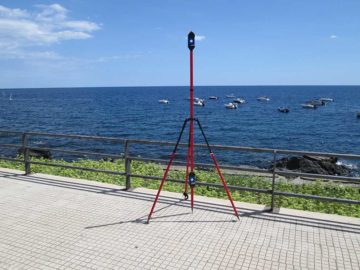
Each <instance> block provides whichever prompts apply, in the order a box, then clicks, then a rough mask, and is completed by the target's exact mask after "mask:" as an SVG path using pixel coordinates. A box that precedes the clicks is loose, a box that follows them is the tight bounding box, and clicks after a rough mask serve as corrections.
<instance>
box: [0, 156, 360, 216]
mask: <svg viewBox="0 0 360 270" xmlns="http://www.w3.org/2000/svg"><path fill="white" fill-rule="evenodd" d="M36 161H42V162H48V163H51V164H63V165H70V166H77V167H84V168H94V169H101V170H111V171H115V170H116V171H124V161H123V160H117V161H116V162H110V161H105V160H100V161H95V160H88V159H81V160H75V161H72V162H68V161H64V160H42V159H36ZM0 167H1V168H10V169H18V170H24V164H22V163H15V162H11V161H2V160H1V161H0ZM31 172H32V173H45V174H50V175H60V176H66V177H72V178H83V179H89V180H95V181H99V182H105V183H112V184H117V185H124V183H125V177H124V176H118V175H111V174H105V173H96V172H89V171H81V170H75V169H68V168H61V167H51V166H44V165H38V164H32V165H31ZM131 173H133V174H141V175H148V176H158V177H161V176H163V169H162V167H161V166H159V165H157V164H154V163H144V162H138V161H133V162H132V163H131ZM196 176H197V180H198V181H199V182H200V181H201V182H208V183H220V179H219V177H218V175H217V174H216V172H215V171H197V172H196ZM184 177H185V172H184V171H181V170H180V171H170V172H169V175H168V178H173V179H184ZM225 178H226V181H227V183H228V185H236V186H243V187H252V188H260V189H271V182H270V181H268V180H266V179H264V177H262V176H251V175H250V176H249V175H226V176H225ZM131 184H132V187H145V188H150V189H158V187H159V181H157V180H144V179H140V178H134V177H132V178H131ZM164 190H167V191H173V192H181V193H182V192H183V184H179V183H173V182H165V185H164ZM275 190H276V191H283V192H291V193H301V194H310V195H317V196H323V197H335V198H344V199H351V200H358V201H360V189H359V188H356V187H351V186H344V185H341V184H338V183H334V182H322V181H320V180H318V181H315V182H311V183H306V184H301V185H299V184H292V183H289V182H287V181H281V180H277V182H276V188H275ZM195 193H196V194H198V195H203V196H208V197H216V198H227V196H226V193H225V191H224V190H223V189H222V188H216V187H205V186H197V187H196V190H195ZM231 194H232V197H233V199H234V200H236V201H242V202H249V203H256V204H263V205H270V203H271V196H270V195H269V194H263V193H253V192H249V191H231ZM275 198H276V200H275V205H276V207H285V208H293V209H299V210H307V211H313V212H322V213H328V214H338V215H344V216H353V217H359V218H360V205H355V204H345V203H336V202H323V201H318V200H313V199H302V198H294V197H284V196H276V197H275Z"/></svg>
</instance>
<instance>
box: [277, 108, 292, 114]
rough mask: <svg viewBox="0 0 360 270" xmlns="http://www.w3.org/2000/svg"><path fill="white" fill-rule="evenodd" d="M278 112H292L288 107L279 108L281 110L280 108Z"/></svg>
mask: <svg viewBox="0 0 360 270" xmlns="http://www.w3.org/2000/svg"><path fill="white" fill-rule="evenodd" d="M278 111H279V112H282V113H288V112H290V110H289V108H286V107H279V108H278Z"/></svg>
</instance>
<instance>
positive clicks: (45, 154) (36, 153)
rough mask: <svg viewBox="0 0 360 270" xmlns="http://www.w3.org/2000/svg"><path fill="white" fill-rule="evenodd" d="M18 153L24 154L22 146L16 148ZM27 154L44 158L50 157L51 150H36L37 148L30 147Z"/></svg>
mask: <svg viewBox="0 0 360 270" xmlns="http://www.w3.org/2000/svg"><path fill="white" fill-rule="evenodd" d="M18 153H19V154H21V155H24V154H25V153H24V148H20V149H19V150H18ZM29 156H30V157H35V158H45V159H51V152H50V151H49V150H38V149H36V150H35V149H30V150H29Z"/></svg>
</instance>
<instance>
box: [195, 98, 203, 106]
mask: <svg viewBox="0 0 360 270" xmlns="http://www.w3.org/2000/svg"><path fill="white" fill-rule="evenodd" d="M194 106H198V107H204V106H205V102H203V101H202V100H200V99H199V100H195V101H194Z"/></svg>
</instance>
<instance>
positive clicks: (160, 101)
mask: <svg viewBox="0 0 360 270" xmlns="http://www.w3.org/2000/svg"><path fill="white" fill-rule="evenodd" d="M159 103H161V104H169V101H168V100H167V99H160V100H159Z"/></svg>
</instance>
